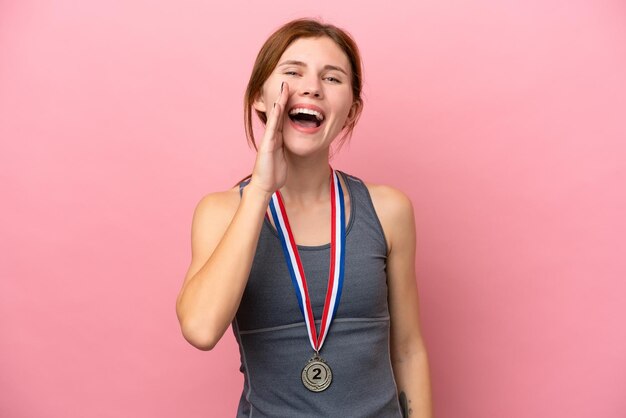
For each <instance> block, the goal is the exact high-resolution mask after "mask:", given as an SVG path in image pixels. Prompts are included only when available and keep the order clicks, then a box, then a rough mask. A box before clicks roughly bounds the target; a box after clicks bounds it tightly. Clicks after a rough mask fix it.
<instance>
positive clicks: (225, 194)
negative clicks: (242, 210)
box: [194, 186, 240, 222]
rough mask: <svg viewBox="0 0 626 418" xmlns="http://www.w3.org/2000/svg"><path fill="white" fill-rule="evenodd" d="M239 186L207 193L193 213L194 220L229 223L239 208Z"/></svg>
mask: <svg viewBox="0 0 626 418" xmlns="http://www.w3.org/2000/svg"><path fill="white" fill-rule="evenodd" d="M239 201H240V196H239V186H235V187H233V188H232V189H229V190H225V191H218V192H212V193H208V194H206V195H204V196H202V197H201V198H200V200H199V201H198V203H197V204H196V208H195V211H194V219H195V220H206V221H211V220H212V222H220V221H221V222H224V221H228V222H230V219H231V218H232V217H233V216H234V215H235V212H236V211H237V208H238V206H239Z"/></svg>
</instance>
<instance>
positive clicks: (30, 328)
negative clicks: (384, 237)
mask: <svg viewBox="0 0 626 418" xmlns="http://www.w3.org/2000/svg"><path fill="white" fill-rule="evenodd" d="M312 4H313V3H307V2H292V1H280V2H278V1H276V2H248V1H232V2H219V3H217V4H214V3H212V2H209V1H205V2H199V1H189V2H179V3H176V2H173V1H170V2H155V1H152V0H150V1H148V0H144V1H121V0H116V1H107V2H104V1H101V2H95V1H90V2H89V1H69V0H56V1H54V2H53V1H48V2H45V1H41V2H37V1H31V0H19V1H18V0H14V1H10V0H0V139H1V142H0V188H1V189H0V193H1V196H2V205H1V209H0V210H1V214H0V228H1V231H0V236H1V238H0V251H1V252H0V253H1V254H2V256H1V258H0V275H1V280H0V330H1V337H0V416H2V417H11V418H23V417H50V418H61V417H63V418H67V417H157V418H158V417H163V418H165V417H221V416H233V415H234V411H235V408H236V403H237V401H238V398H239V395H240V392H241V384H242V377H241V374H240V373H239V372H238V360H239V358H238V352H237V349H236V345H235V343H234V339H233V337H232V333H231V332H230V331H229V332H228V333H227V335H226V336H225V337H224V339H223V340H222V341H221V342H220V343H219V344H218V346H217V347H216V349H215V350H214V351H212V352H203V351H198V350H196V349H194V348H193V347H192V346H191V345H189V344H188V343H187V342H186V341H185V340H184V339H183V337H182V336H181V334H180V331H179V328H178V322H177V319H176V315H175V298H176V295H177V293H178V290H179V288H180V285H181V283H182V278H183V276H184V273H185V271H186V269H187V265H188V263H189V259H190V225H191V216H192V213H193V209H194V207H195V204H196V203H197V201H198V200H199V199H200V198H201V197H202V196H203V195H204V194H206V193H208V192H210V191H215V190H224V189H227V188H229V187H231V186H232V185H233V183H234V182H235V181H237V180H238V179H239V178H241V177H243V176H244V175H246V174H247V173H248V172H250V170H251V168H252V163H253V161H254V152H253V151H252V150H250V149H249V148H248V147H247V146H246V143H245V138H244V130H243V117H242V97H243V92H244V89H245V86H246V82H247V78H248V76H249V72H250V69H251V67H252V63H253V61H254V58H255V56H256V53H257V51H258V49H259V48H260V46H261V44H262V42H263V41H264V39H265V38H266V37H267V36H268V35H269V34H270V33H271V32H272V31H273V30H274V29H275V28H277V27H278V26H279V25H280V24H282V23H284V22H285V21H287V20H289V19H292V18H295V17H300V16H321V17H323V18H324V19H325V20H326V21H328V22H331V23H335V24H337V25H339V26H342V27H345V28H347V29H348V30H349V31H350V32H351V33H352V34H353V35H354V37H355V38H356V40H357V41H358V43H359V45H360V47H361V49H362V53H363V58H364V63H365V87H364V89H365V90H364V92H365V101H366V103H365V110H364V113H363V117H362V119H361V122H360V125H359V126H358V127H357V130H356V132H355V136H354V138H353V139H352V143H351V145H350V146H348V147H344V149H343V150H342V151H341V153H340V155H339V156H338V157H337V158H336V159H335V160H334V162H333V165H334V166H335V167H336V168H339V169H341V170H344V171H347V172H348V173H351V174H355V175H357V176H359V177H361V178H363V179H364V180H366V181H368V182H373V183H387V184H391V185H394V186H396V187H398V188H400V189H402V190H404V191H405V192H406V193H407V194H408V195H410V197H411V198H412V200H413V202H414V206H415V214H416V219H417V233H418V249H417V272H418V277H417V280H418V285H419V289H420V299H421V313H422V326H423V331H424V335H425V338H426V341H427V346H428V349H429V355H430V361H431V369H432V370H431V371H432V382H433V391H434V401H435V411H436V412H437V417H439V418H453V417H464V418H485V417H507V418H518V417H520V418H521V417H568V418H583V417H594V418H597V417H602V418H618V417H619V418H622V417H624V416H626V396H625V393H626V326H625V324H624V319H625V318H626V296H625V294H626V285H625V281H624V279H625V277H626V260H625V259H626V257H625V255H626V245H625V244H624V242H625V237H626V220H625V216H624V214H625V213H626V187H625V186H624V185H625V184H626V167H625V166H626V164H625V163H626V158H625V157H626V146H625V145H624V144H625V142H626V123H625V119H626V81H625V80H626V76H625V74H626V5H625V4H624V2H623V1H617V0H616V1H608V0H605V1H557V0H550V1H522V0H518V1H501V0H477V1H473V2H465V1H459V0H454V1H446V2H442V1H426V2H410V3H409V2H406V3H405V4H404V5H401V6H396V5H395V3H388V7H387V6H383V5H381V3H380V2H376V3H373V4H375V5H372V6H367V5H363V4H362V2H354V3H350V4H349V3H347V2H339V1H332V2H331V1H318V2H315V7H313V5H312Z"/></svg>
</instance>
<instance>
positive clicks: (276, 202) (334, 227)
mask: <svg viewBox="0 0 626 418" xmlns="http://www.w3.org/2000/svg"><path fill="white" fill-rule="evenodd" d="M330 174H331V176H330V177H331V179H330V206H331V232H332V233H331V240H330V268H329V273H328V288H327V290H326V299H325V300H324V311H323V313H322V322H321V325H320V332H319V334H318V333H317V330H316V327H315V319H314V318H313V309H312V308H311V299H310V298H309V290H308V288H307V283H306V278H305V277H304V269H303V268H302V262H301V261H300V255H299V253H298V248H297V246H296V241H295V239H294V238H293V234H292V232H291V228H290V226H289V220H288V219H287V211H286V210H285V205H284V203H283V199H282V196H281V194H280V191H278V190H276V192H274V194H272V199H271V200H270V211H271V212H272V217H273V219H274V224H275V225H276V229H277V231H278V235H279V237H280V242H281V244H282V247H283V253H284V255H285V260H286V261H287V267H288V270H289V275H290V276H291V281H292V283H293V286H294V289H295V291H296V297H297V299H298V305H299V307H300V312H302V316H303V317H304V322H305V323H306V328H307V333H308V335H309V342H310V343H311V347H313V351H314V352H315V354H314V355H313V357H311V359H310V360H309V361H308V362H307V364H306V365H305V366H304V369H302V384H303V385H304V386H305V387H306V388H307V389H309V390H310V391H312V392H321V391H323V390H326V389H327V388H328V387H329V386H330V384H331V383H332V379H333V374H332V371H331V370H330V366H329V365H328V363H327V362H326V361H325V360H324V359H322V358H321V357H320V355H319V352H320V350H321V349H322V345H323V344H324V341H325V340H326V337H327V335H328V330H329V329H330V324H331V323H332V321H333V318H334V317H335V313H336V311H337V307H338V306H339V299H340V298H341V288H342V286H343V276H344V264H345V263H344V260H345V244H346V233H345V231H346V220H345V204H344V199H343V191H342V188H341V183H340V182H339V177H338V176H337V173H336V172H335V170H333V168H332V167H330ZM337 200H338V201H339V204H338V205H337Z"/></svg>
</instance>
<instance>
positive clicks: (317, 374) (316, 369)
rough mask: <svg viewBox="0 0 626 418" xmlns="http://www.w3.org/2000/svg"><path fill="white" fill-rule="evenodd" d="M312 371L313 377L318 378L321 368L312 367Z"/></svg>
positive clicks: (319, 377)
mask: <svg viewBox="0 0 626 418" xmlns="http://www.w3.org/2000/svg"><path fill="white" fill-rule="evenodd" d="M313 371H314V372H315V374H314V375H313V379H317V380H320V379H321V376H320V374H322V369H320V368H319V367H316V368H314V369H313Z"/></svg>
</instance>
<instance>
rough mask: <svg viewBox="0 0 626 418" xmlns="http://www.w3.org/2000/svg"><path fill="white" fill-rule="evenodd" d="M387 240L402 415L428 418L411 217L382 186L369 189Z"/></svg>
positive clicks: (405, 204) (402, 201)
mask: <svg viewBox="0 0 626 418" xmlns="http://www.w3.org/2000/svg"><path fill="white" fill-rule="evenodd" d="M371 192H372V193H371V194H372V201H373V202H374V204H375V207H376V211H377V213H378V214H379V217H380V219H381V223H382V224H383V229H384V230H385V234H386V236H387V239H388V246H389V254H388V257H387V276H388V279H387V280H388V284H389V311H390V316H391V362H392V366H393V372H394V376H395V378H396V384H397V386H398V394H399V401H400V405H401V407H402V412H403V416H404V417H411V418H432V417H433V406H432V399H431V396H432V395H431V387H430V373H429V367H428V355H427V352H426V346H425V343H424V340H423V339H422V334H421V331H420V323H419V307H418V292H417V283H416V281H415V219H414V214H413V206H412V204H411V201H410V200H409V199H408V197H407V196H405V195H404V194H403V193H401V192H400V191H398V190H395V189H393V188H391V187H386V186H373V187H372V188H371Z"/></svg>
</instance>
